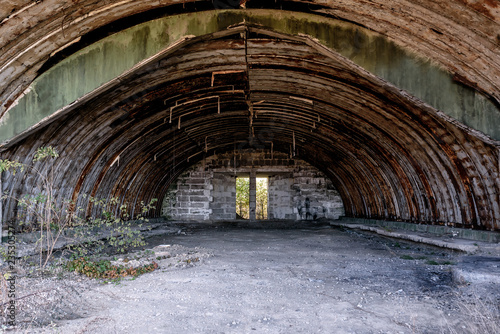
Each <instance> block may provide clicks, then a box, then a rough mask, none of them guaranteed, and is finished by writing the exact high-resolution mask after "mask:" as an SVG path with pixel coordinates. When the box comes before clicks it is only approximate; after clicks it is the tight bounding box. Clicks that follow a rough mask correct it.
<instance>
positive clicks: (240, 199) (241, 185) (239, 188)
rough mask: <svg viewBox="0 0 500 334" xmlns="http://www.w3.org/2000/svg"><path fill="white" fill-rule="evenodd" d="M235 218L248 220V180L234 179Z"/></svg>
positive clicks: (244, 178) (245, 178)
mask: <svg viewBox="0 0 500 334" xmlns="http://www.w3.org/2000/svg"><path fill="white" fill-rule="evenodd" d="M236 218H238V219H250V178H249V177H237V178H236Z"/></svg>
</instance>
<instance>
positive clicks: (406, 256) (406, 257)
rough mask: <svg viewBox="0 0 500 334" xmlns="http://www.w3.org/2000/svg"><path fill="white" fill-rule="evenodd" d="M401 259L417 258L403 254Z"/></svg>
mask: <svg viewBox="0 0 500 334" xmlns="http://www.w3.org/2000/svg"><path fill="white" fill-rule="evenodd" d="M401 259H403V260H415V258H414V257H413V256H410V255H401Z"/></svg>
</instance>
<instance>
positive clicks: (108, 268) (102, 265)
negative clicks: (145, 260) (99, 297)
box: [65, 257, 158, 279]
mask: <svg viewBox="0 0 500 334" xmlns="http://www.w3.org/2000/svg"><path fill="white" fill-rule="evenodd" d="M65 267H66V269H67V270H68V271H74V272H77V273H79V274H83V275H85V276H88V277H90V278H101V279H120V278H123V277H127V276H133V277H137V276H140V275H142V274H145V273H148V272H152V271H154V270H156V269H157V268H158V264H157V263H156V262H154V261H153V262H152V263H151V264H147V265H144V266H141V267H137V268H129V267H125V266H115V265H112V264H111V261H108V260H99V261H91V260H90V259H89V258H86V257H80V258H78V259H74V260H70V261H68V262H67V263H66V265H65Z"/></svg>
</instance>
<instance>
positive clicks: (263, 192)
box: [255, 177, 268, 219]
mask: <svg viewBox="0 0 500 334" xmlns="http://www.w3.org/2000/svg"><path fill="white" fill-rule="evenodd" d="M267 189H268V180H267V177H258V178H257V191H256V194H255V203H256V206H255V218H256V219H267V198H268V190H267Z"/></svg>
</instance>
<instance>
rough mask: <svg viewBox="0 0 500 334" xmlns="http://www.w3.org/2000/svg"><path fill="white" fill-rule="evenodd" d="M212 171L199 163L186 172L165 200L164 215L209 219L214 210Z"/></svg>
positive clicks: (176, 217) (176, 218)
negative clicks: (212, 207)
mask: <svg viewBox="0 0 500 334" xmlns="http://www.w3.org/2000/svg"><path fill="white" fill-rule="evenodd" d="M212 178H213V175H212V173H211V172H205V171H204V168H203V165H201V164H198V165H195V166H193V167H191V168H190V169H188V170H187V171H186V172H184V173H183V174H182V175H181V176H179V178H178V179H177V182H176V183H175V184H174V185H172V186H171V187H170V189H169V192H168V194H167V196H165V199H164V200H163V210H162V211H163V216H165V217H166V218H168V219H175V220H179V219H183V220H184V219H185V220H208V219H210V214H211V213H212V210H211V208H210V203H211V202H212V201H213V197H212V190H213V185H212V182H211V180H212Z"/></svg>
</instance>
